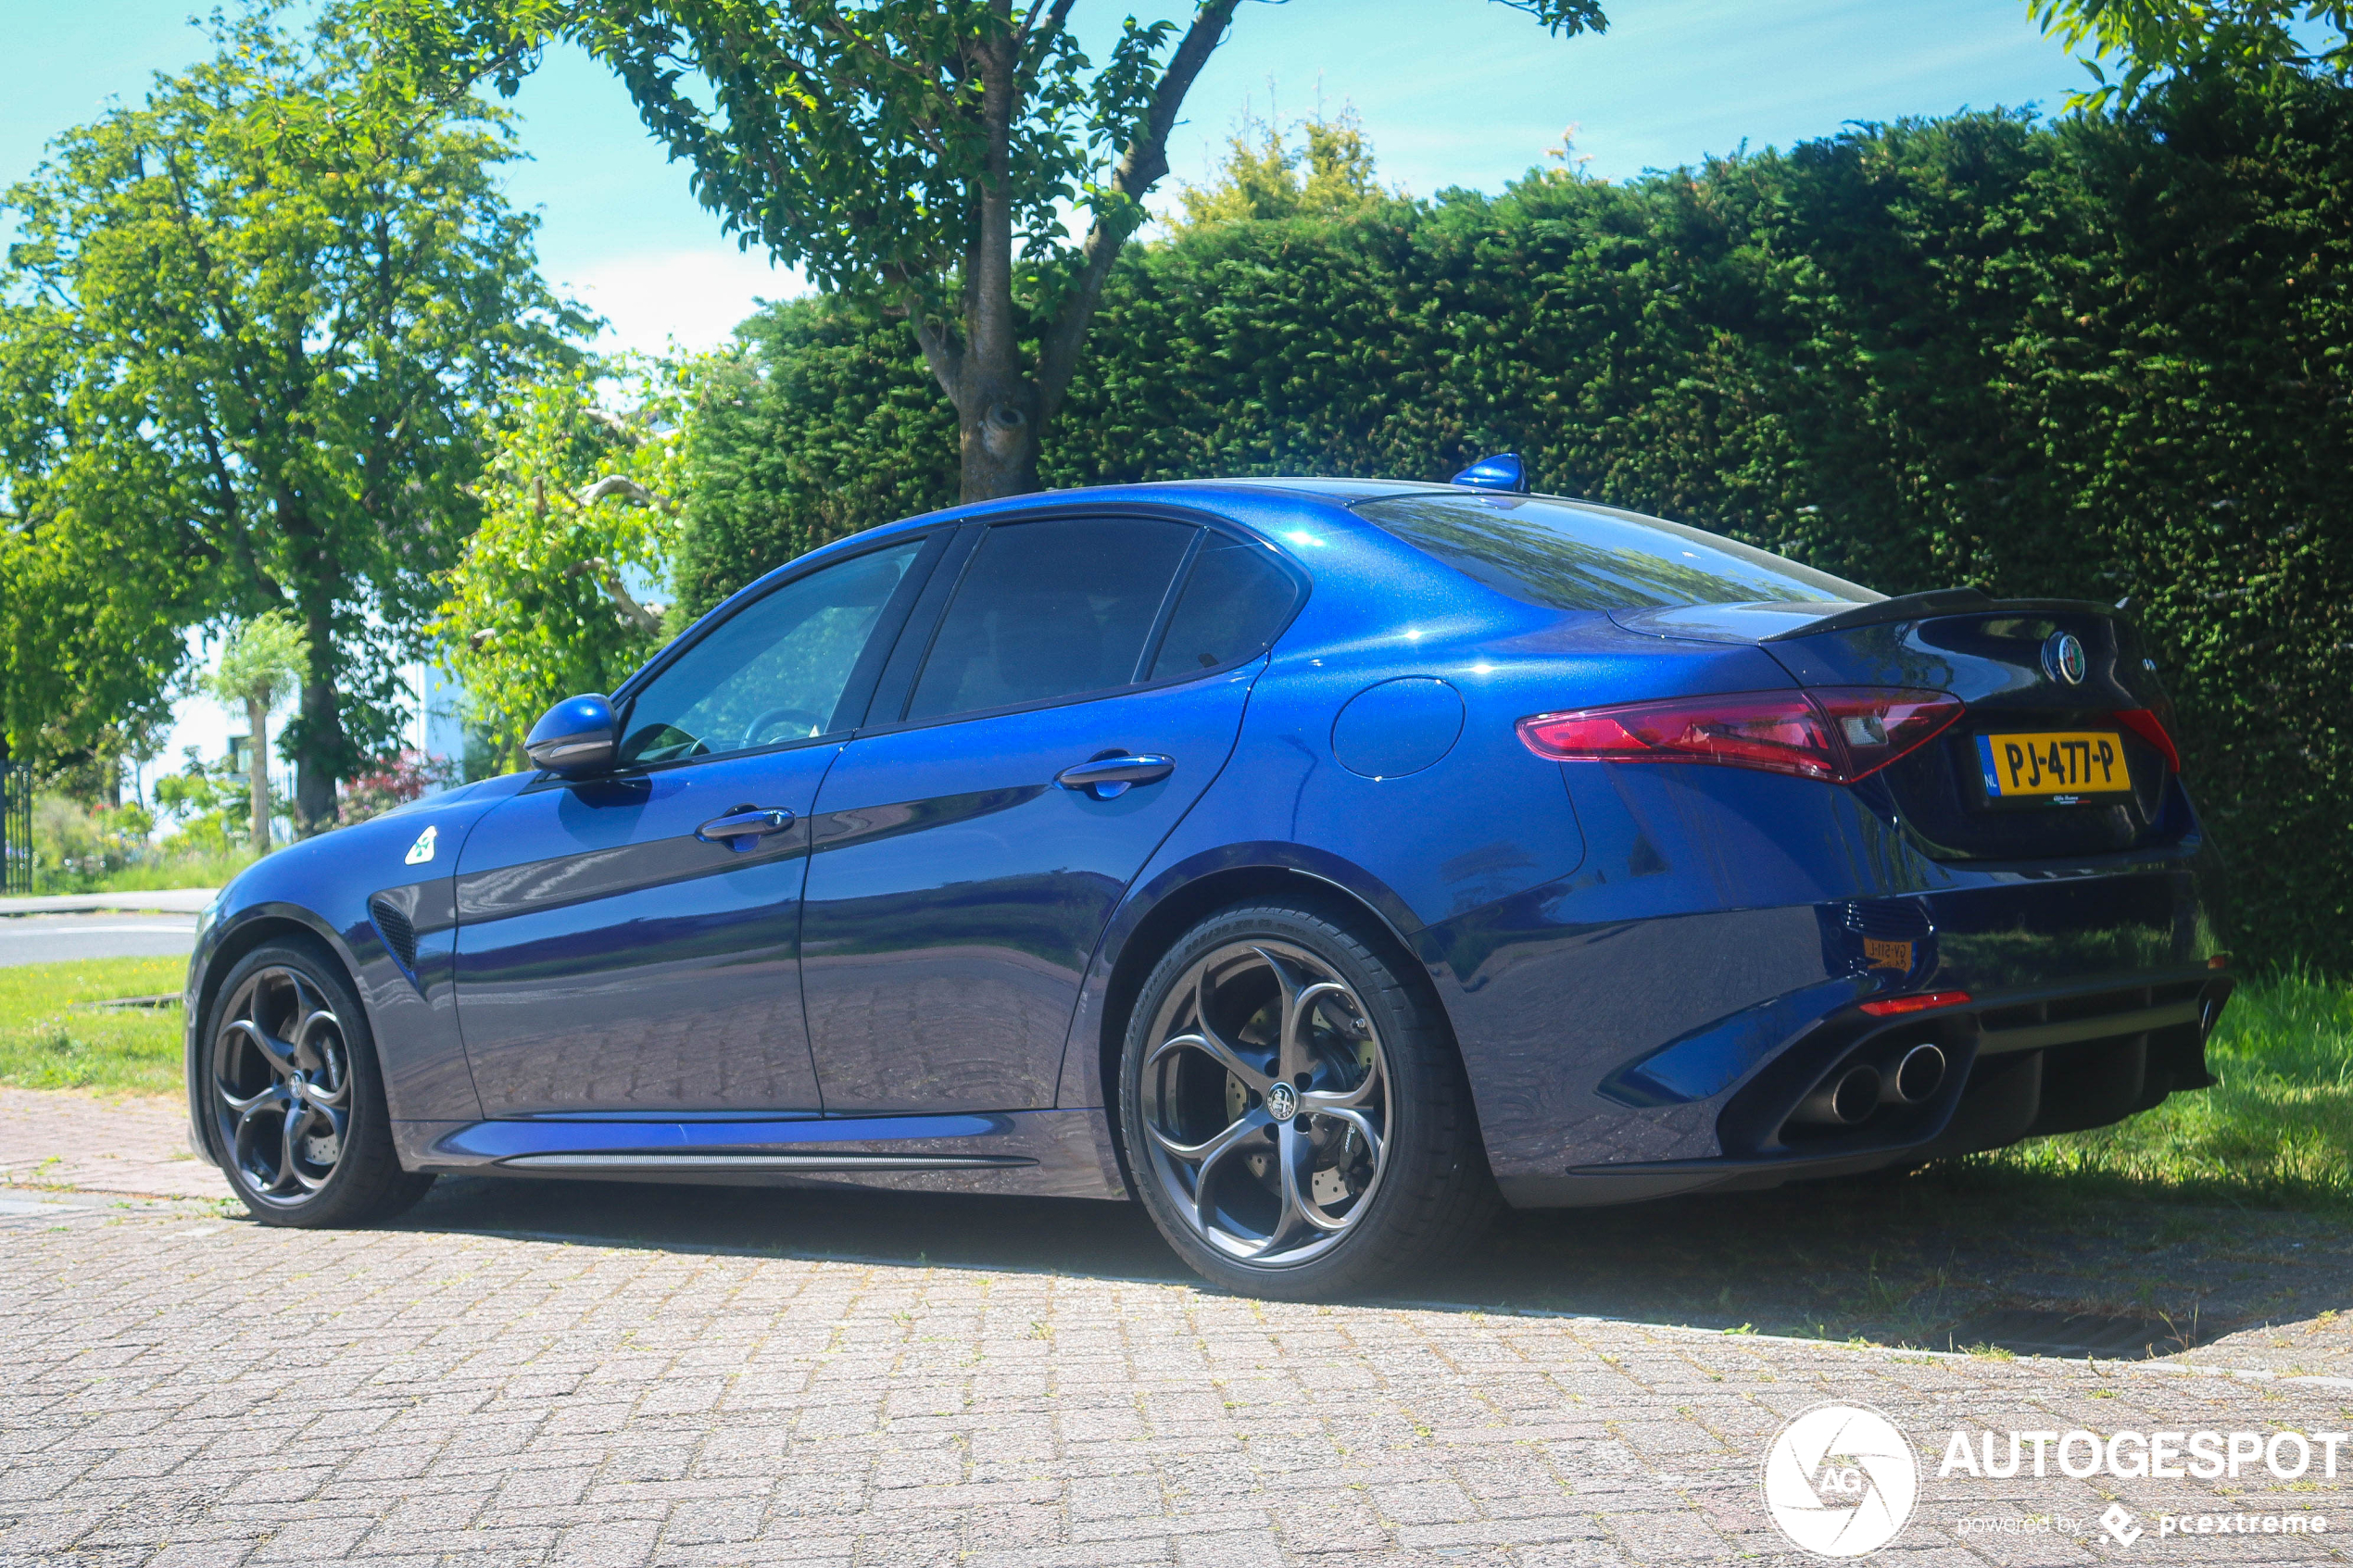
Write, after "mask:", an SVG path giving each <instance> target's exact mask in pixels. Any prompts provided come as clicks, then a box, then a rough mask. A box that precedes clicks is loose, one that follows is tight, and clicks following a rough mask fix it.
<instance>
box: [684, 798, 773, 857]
mask: <svg viewBox="0 0 2353 1568" xmlns="http://www.w3.org/2000/svg"><path fill="white" fill-rule="evenodd" d="M792 821H793V818H792V813H791V812H790V811H787V810H786V809H784V808H783V807H781V806H738V807H736V809H733V810H731V811H729V812H728V813H727V814H726V815H725V816H724V817H713V818H711V821H709V822H705V823H703V825H702V826H700V827H698V828H697V829H696V830H695V836H696V837H697V838H699V839H701V840H702V841H703V842H704V843H705V844H717V843H719V842H721V841H722V840H724V841H725V842H726V845H727V847H728V848H730V849H736V850H744V849H749V848H750V847H752V846H754V845H756V844H758V843H759V842H760V841H761V839H763V838H765V837H767V836H768V835H769V834H772V833H782V832H784V831H785V830H786V828H788V827H790V826H792Z"/></svg>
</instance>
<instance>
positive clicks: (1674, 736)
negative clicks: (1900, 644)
mask: <svg viewBox="0 0 2353 1568" xmlns="http://www.w3.org/2000/svg"><path fill="white" fill-rule="evenodd" d="M1960 716H1961V700H1960V698H1958V697H1957V696H1950V695H1948V694H1946V693H1944V692H1919V691H1900V690H1893V689H1888V688H1883V687H1878V686H1822V687H1816V688H1813V689H1811V690H1807V691H1791V692H1737V693H1733V694H1731V695H1729V696H1694V697H1677V698H1674V699H1672V700H1670V701H1667V702H1633V703H1626V704H1623V705H1621V706H1618V707H1615V708H1587V709H1579V710H1578V711H1576V712H1574V713H1539V714H1536V715H1534V716H1533V717H1531V718H1527V719H1522V720H1521V721H1519V738H1520V739H1521V740H1522V741H1524V742H1526V743H1527V745H1528V749H1529V750H1530V751H1532V752H1534V753H1536V755H1537V756H1539V757H1545V758H1550V759H1552V760H1554V761H1555V762H1714V763H1719V764H1722V765H1724V766H1727V767H1733V768H1761V769H1763V770H1765V771H1767V772H1771V773H1793V774H1795V775H1796V776H1798V777H1799V778H1806V779H1824V780H1827V781H1829V782H1831V783H1832V784H1853V783H1854V782H1855V781H1856V780H1857V779H1860V778H1867V777H1869V775H1871V774H1873V773H1876V772H1878V771H1880V770H1881V768H1884V767H1886V766H1887V765H1888V764H1889V763H1891V762H1893V761H1894V760H1895V759H1897V758H1899V757H1902V756H1904V755H1905V754H1906V752H1910V751H1915V750H1917V749H1919V747H1920V746H1924V745H1926V744H1927V743H1928V742H1929V741H1930V740H1931V739H1933V738H1934V737H1935V735H1936V734H1938V732H1940V731H1942V730H1943V729H1944V727H1945V726H1946V725H1948V724H1950V723H1952V722H1953V721H1954V720H1956V719H1958V718H1959V717H1960Z"/></svg>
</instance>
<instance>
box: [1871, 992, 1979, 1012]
mask: <svg viewBox="0 0 2353 1568" xmlns="http://www.w3.org/2000/svg"><path fill="white" fill-rule="evenodd" d="M1968 1005H1969V993H1968V992H1967V991H1921V992H1919V993H1916V994H1915V995H1912V996H1909V997H1878V998H1876V999H1874V1000H1871V1001H1868V1002H1865V1003H1864V1004H1863V1010H1864V1011H1865V1012H1868V1013H1869V1014H1870V1015H1871V1016H1872V1017H1873V1018H1894V1017H1898V1016H1900V1015H1902V1014H1904V1013H1907V1012H1926V1011H1928V1010H1930V1009H1931V1008H1957V1007H1967V1006H1968Z"/></svg>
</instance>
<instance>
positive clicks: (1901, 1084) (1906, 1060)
mask: <svg viewBox="0 0 2353 1568" xmlns="http://www.w3.org/2000/svg"><path fill="white" fill-rule="evenodd" d="M1943 1086H1944V1052H1943V1051H1941V1050H1938V1049H1937V1048H1936V1047H1934V1046H1931V1045H1928V1044H1926V1043H1922V1044H1920V1045H1917V1046H1914V1047H1912V1048H1911V1049H1910V1050H1907V1051H1906V1052H1905V1053H1904V1056H1903V1060H1900V1061H1898V1062H1897V1063H1896V1064H1895V1071H1894V1072H1893V1073H1889V1074H1888V1075H1887V1083H1886V1085H1885V1087H1884V1089H1883V1090H1882V1093H1883V1094H1884V1095H1885V1097H1886V1099H1887V1102H1888V1103H1889V1104H1890V1105H1918V1104H1919V1103H1920V1102H1921V1101H1922V1100H1925V1099H1927V1098H1930V1097H1931V1096H1932V1095H1934V1094H1935V1093H1936V1091H1937V1090H1938V1089H1939V1088H1942V1087H1943Z"/></svg>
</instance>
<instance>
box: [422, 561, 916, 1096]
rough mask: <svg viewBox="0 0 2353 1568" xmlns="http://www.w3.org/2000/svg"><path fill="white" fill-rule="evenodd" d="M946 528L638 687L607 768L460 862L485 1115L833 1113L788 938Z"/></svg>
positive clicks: (546, 796) (772, 596)
mask: <svg viewBox="0 0 2353 1568" xmlns="http://www.w3.org/2000/svg"><path fill="white" fill-rule="evenodd" d="M948 539H949V535H948V534H946V533H941V534H937V535H934V536H929V537H925V536H915V537H912V538H905V537H902V538H900V539H898V540H895V541H893V542H892V543H890V544H888V545H887V546H883V547H880V548H878V549H875V550H872V551H869V552H866V553H863V554H861V555H858V556H855V557H853V558H849V559H848V560H841V561H835V562H829V563H827V564H826V565H824V566H823V567H821V568H819V569H817V570H815V571H812V572H809V573H807V574H804V575H802V576H800V577H798V578H795V579H793V580H790V581H788V582H786V583H783V584H781V585H779V586H777V587H775V588H774V589H772V590H771V591H769V592H767V593H766V594H764V595H762V596H760V597H758V598H756V599H754V600H752V601H751V602H749V603H748V604H746V605H744V606H741V607H740V608H737V609H736V610H735V611H734V612H733V613H732V614H730V615H729V616H728V617H727V618H726V619H725V620H724V621H720V622H718V623H717V624H715V625H713V626H711V627H709V628H706V629H704V630H703V631H702V632H701V633H699V634H698V636H697V638H696V640H695V641H694V642H693V643H692V644H691V645H690V646H685V647H683V648H681V649H679V650H677V651H676V652H674V653H673V655H672V656H670V657H669V658H667V659H665V660H664V661H663V662H662V663H661V665H660V666H659V667H658V668H657V669H655V670H654V671H653V672H652V673H651V675H650V676H649V677H648V678H647V679H646V680H645V681H643V682H642V683H640V684H638V687H637V689H635V691H631V690H627V689H624V691H623V694H622V701H621V702H620V703H619V704H617V707H618V708H619V709H620V711H621V714H622V727H621V733H622V734H623V737H624V738H623V742H622V746H621V764H620V766H619V768H618V769H617V770H616V771H614V772H613V773H612V774H611V775H610V776H608V777H603V778H598V779H594V780H589V781H585V782H571V783H567V782H565V781H563V780H561V779H559V778H556V777H554V776H553V775H547V776H543V777H542V778H541V779H539V780H538V781H537V782H536V783H535V784H532V785H531V786H529V787H527V788H526V789H524V790H523V791H522V793H520V794H518V795H517V796H515V797H513V798H512V799H510V800H509V801H507V802H505V803H504V804H502V805H501V806H499V807H498V808H497V809H496V810H495V811H493V812H491V813H490V814H489V815H488V816H486V817H485V818H484V820H483V821H482V822H481V823H480V824H479V825H478V826H477V827H476V828H475V829H474V831H473V833H472V834H471V835H469V836H468V838H467V840H466V843H465V847H464V850H463V852H462V854H461V856H460V858H459V862H458V867H457V886H458V919H459V928H458V943H457V975H458V978H457V997H458V1017H459V1027H460V1029H461V1031H462V1033H463V1035H464V1039H465V1047H466V1059H467V1061H468V1062H469V1064H470V1065H471V1066H472V1070H473V1076H474V1084H475V1086H476V1088H477V1089H478V1090H479V1091H480V1093H481V1096H482V1102H483V1108H484V1110H485V1111H486V1112H487V1113H488V1114H489V1115H491V1116H493V1117H502V1116H520V1115H534V1114H541V1115H544V1114H549V1113H566V1112H574V1113H580V1112H588V1113H596V1112H603V1113H653V1114H656V1115H662V1114H675V1113H680V1112H696V1111H704V1112H710V1111H723V1110H724V1111H730V1112H733V1111H744V1112H749V1113H754V1114H761V1113H766V1114H796V1113H799V1114H810V1115H814V1114H817V1113H818V1112H819V1111H820V1110H821V1109H822V1107H821V1104H820V1101H819V1098H818V1094H817V1085H816V1077H815V1073H814V1070H813V1068H812V1064H811V1061H810V1056H809V1046H808V1036H807V1033H806V1030H805V1029H804V1027H803V1023H802V1017H801V1009H800V986H799V972H798V968H797V956H796V951H795V949H796V945H797V943H798V940H799V915H800V893H801V884H802V880H803V877H804V876H805V874H806V872H807V869H808V846H809V836H810V835H809V824H810V814H811V812H812V809H813V807H814V804H815V800H816V796H817V786H818V784H819V781H820V780H822V779H823V778H824V773H825V770H826V768H827V767H828V766H830V765H831V764H832V762H833V761H834V759H835V758H836V757H837V756H838V755H839V753H840V751H841V748H842V745H843V742H844V741H845V740H846V739H847V737H848V735H849V733H850V732H851V731H852V730H853V729H854V728H855V727H856V725H857V722H858V721H859V719H860V718H861V717H862V715H863V713H864V709H865V705H866V702H867V701H868V699H869V698H870V696H871V695H872V693H873V690H874V685H875V680H876V679H877V678H878V676H879V674H880V671H881V668H882V665H883V661H884V657H885V655H886V654H887V651H888V647H889V645H890V642H891V640H892V638H893V637H894V636H895V635H896V633H897V632H898V630H899V627H900V625H901V624H902V623H903V622H904V621H905V619H906V616H907V613H908V611H909V608H911V607H912V603H913V600H914V597H915V596H916V594H917V593H918V591H919V590H920V586H921V583H920V579H921V577H922V576H923V574H924V573H925V571H926V570H927V569H928V568H929V566H930V565H931V564H932V562H933V561H934V560H936V559H937V556H938V555H939V553H940V552H942V551H943V550H944V549H945V548H946V546H947V544H948Z"/></svg>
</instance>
